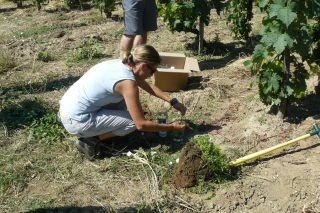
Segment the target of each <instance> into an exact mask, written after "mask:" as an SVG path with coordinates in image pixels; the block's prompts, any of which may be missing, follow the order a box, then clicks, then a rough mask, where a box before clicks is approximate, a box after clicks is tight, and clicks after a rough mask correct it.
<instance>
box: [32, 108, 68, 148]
mask: <svg viewBox="0 0 320 213" xmlns="http://www.w3.org/2000/svg"><path fill="white" fill-rule="evenodd" d="M57 113H58V110H56V109H54V110H53V111H51V112H49V113H48V114H46V115H44V116H43V117H42V118H40V120H34V121H33V122H32V123H31V125H30V126H29V127H28V128H27V132H28V133H29V135H31V136H32V137H33V138H34V139H36V140H39V142H40V143H45V144H52V143H54V142H57V141H62V139H63V138H65V135H66V131H65V129H64V127H63V125H62V123H61V121H60V119H59V117H58V115H57Z"/></svg>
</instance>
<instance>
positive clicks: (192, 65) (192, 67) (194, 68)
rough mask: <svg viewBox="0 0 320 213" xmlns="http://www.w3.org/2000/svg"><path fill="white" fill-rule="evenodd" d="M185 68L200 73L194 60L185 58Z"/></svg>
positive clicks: (196, 61)
mask: <svg viewBox="0 0 320 213" xmlns="http://www.w3.org/2000/svg"><path fill="white" fill-rule="evenodd" d="M186 65H187V66H186V67H187V69H189V70H190V71H195V72H200V68H199V64H198V60H197V59H194V58H186Z"/></svg>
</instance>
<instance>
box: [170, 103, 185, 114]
mask: <svg viewBox="0 0 320 213" xmlns="http://www.w3.org/2000/svg"><path fill="white" fill-rule="evenodd" d="M173 107H174V108H175V109H176V110H178V111H180V113H181V115H185V114H186V112H187V107H185V106H184V104H183V103H180V102H178V103H175V104H174V105H173Z"/></svg>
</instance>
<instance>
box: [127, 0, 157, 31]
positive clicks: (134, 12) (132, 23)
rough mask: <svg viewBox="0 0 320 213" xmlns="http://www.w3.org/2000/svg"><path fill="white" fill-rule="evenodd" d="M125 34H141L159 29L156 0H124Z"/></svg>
mask: <svg viewBox="0 0 320 213" xmlns="http://www.w3.org/2000/svg"><path fill="white" fill-rule="evenodd" d="M122 7H123V16H124V33H123V34H125V35H141V34H142V33H144V32H148V31H155V30H157V28H158V26H157V6H156V2H155V0H122Z"/></svg>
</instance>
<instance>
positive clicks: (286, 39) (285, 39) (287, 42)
mask: <svg viewBox="0 0 320 213" xmlns="http://www.w3.org/2000/svg"><path fill="white" fill-rule="evenodd" d="M292 45H293V40H292V39H291V38H290V36H289V35H288V34H286V33H284V34H282V35H280V36H279V38H278V40H277V42H276V43H275V44H274V45H273V47H274V48H275V51H276V52H277V53H278V54H280V53H282V52H283V50H284V49H285V47H286V46H289V47H290V48H291V47H292Z"/></svg>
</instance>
